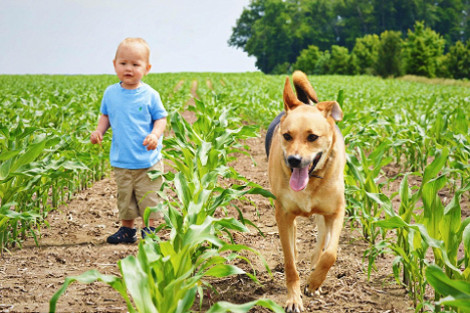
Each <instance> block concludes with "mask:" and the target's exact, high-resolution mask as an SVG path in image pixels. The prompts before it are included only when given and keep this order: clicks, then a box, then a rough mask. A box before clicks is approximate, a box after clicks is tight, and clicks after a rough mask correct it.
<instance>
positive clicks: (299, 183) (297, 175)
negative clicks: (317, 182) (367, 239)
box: [289, 166, 308, 191]
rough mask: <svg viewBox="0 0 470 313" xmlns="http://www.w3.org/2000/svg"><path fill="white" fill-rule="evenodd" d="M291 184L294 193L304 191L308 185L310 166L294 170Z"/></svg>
mask: <svg viewBox="0 0 470 313" xmlns="http://www.w3.org/2000/svg"><path fill="white" fill-rule="evenodd" d="M289 184H290V187H291V188H292V190H294V191H300V190H302V189H304V188H305V187H306V186H307V184H308V166H306V167H304V168H294V170H293V171H292V175H291V176H290V182H289Z"/></svg>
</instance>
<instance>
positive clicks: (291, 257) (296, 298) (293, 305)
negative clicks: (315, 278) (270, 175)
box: [275, 200, 304, 312]
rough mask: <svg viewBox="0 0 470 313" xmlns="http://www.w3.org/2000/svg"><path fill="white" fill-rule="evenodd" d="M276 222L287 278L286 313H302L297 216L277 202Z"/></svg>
mask: <svg viewBox="0 0 470 313" xmlns="http://www.w3.org/2000/svg"><path fill="white" fill-rule="evenodd" d="M275 206H276V221H277V226H278V229H279V237H280V239H281V245H282V251H283V253H284V272H285V276H286V286H287V301H286V307H285V309H286V312H301V311H303V310H304V307H303V303H302V298H301V292H300V278H299V273H298V272H297V268H296V266H295V254H296V252H297V248H296V246H295V240H296V238H295V233H296V230H295V215H293V214H291V213H288V212H286V211H285V210H284V209H283V208H282V206H281V204H280V202H279V201H277V200H275Z"/></svg>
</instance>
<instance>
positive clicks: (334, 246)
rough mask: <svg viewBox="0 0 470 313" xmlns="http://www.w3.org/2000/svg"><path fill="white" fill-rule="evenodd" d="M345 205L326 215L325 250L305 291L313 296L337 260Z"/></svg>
mask: <svg viewBox="0 0 470 313" xmlns="http://www.w3.org/2000/svg"><path fill="white" fill-rule="evenodd" d="M343 219H344V206H343V207H341V208H339V209H338V212H336V214H334V215H329V216H324V221H325V235H324V236H325V239H323V241H324V243H323V244H324V246H323V249H324V250H323V251H322V252H321V256H320V259H319V260H318V262H317V264H316V267H315V270H314V271H313V272H312V273H311V274H310V277H309V278H308V284H307V285H306V286H305V290H304V293H305V294H306V295H308V296H312V295H313V294H314V293H315V291H316V290H317V289H318V288H319V287H320V286H321V284H322V283H323V281H325V279H326V275H327V274H328V271H329V270H330V268H331V267H332V266H333V264H334V263H335V262H336V255H337V250H338V243H339V236H340V234H341V229H342V228H343Z"/></svg>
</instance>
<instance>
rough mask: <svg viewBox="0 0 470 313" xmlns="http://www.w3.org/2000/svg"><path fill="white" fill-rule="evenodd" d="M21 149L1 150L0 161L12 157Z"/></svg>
mask: <svg viewBox="0 0 470 313" xmlns="http://www.w3.org/2000/svg"><path fill="white" fill-rule="evenodd" d="M20 152H21V150H10V151H8V150H7V151H3V152H2V153H0V161H5V160H8V159H11V158H13V157H15V156H16V155H18V153H20Z"/></svg>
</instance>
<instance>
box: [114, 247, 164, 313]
mask: <svg viewBox="0 0 470 313" xmlns="http://www.w3.org/2000/svg"><path fill="white" fill-rule="evenodd" d="M118 265H119V268H120V269H121V272H122V276H123V278H124V281H125V283H126V287H127V289H128V290H129V293H130V294H131V295H132V299H133V300H134V302H135V305H136V307H137V310H138V311H139V312H148V313H158V310H157V308H156V307H155V305H154V303H153V301H152V297H151V292H150V285H149V284H148V282H149V277H148V274H147V273H146V272H145V271H144V269H143V267H142V265H141V264H140V262H139V261H138V260H137V259H136V258H135V257H134V256H132V255H131V256H128V257H126V258H124V259H122V260H120V261H119V262H118Z"/></svg>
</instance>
